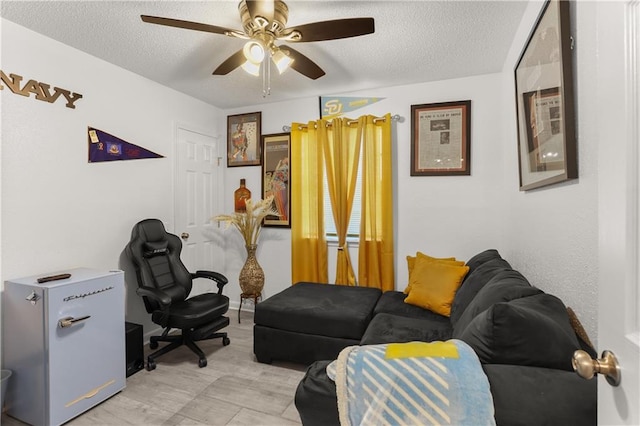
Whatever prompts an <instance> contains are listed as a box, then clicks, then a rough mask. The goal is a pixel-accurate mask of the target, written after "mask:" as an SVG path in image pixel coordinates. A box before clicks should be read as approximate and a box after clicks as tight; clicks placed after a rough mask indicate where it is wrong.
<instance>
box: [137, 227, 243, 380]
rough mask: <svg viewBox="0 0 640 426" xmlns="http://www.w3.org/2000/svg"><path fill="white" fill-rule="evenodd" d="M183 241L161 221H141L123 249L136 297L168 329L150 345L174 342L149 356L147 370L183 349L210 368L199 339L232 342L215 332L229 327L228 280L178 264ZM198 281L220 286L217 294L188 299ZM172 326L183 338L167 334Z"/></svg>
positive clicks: (223, 334)
mask: <svg viewBox="0 0 640 426" xmlns="http://www.w3.org/2000/svg"><path fill="white" fill-rule="evenodd" d="M181 250H182V242H181V241H180V238H178V237H177V236H175V235H173V234H169V233H167V231H165V229H164V225H163V224H162V222H161V221H159V220H158V219H145V220H143V221H141V222H138V223H137V224H136V225H135V226H134V227H133V230H132V231H131V241H130V242H129V244H127V247H126V248H125V253H126V255H127V257H128V258H129V259H130V260H131V262H132V263H133V265H134V267H135V270H136V276H137V281H138V289H137V290H136V293H137V294H138V295H139V296H142V298H143V300H144V305H145V308H146V309H147V312H148V313H150V314H151V320H152V321H153V322H154V323H156V324H158V325H160V326H162V327H164V331H163V333H162V335H161V336H151V338H150V342H149V347H150V348H151V349H156V348H158V342H170V344H168V345H166V346H164V347H162V348H160V349H159V350H157V351H155V352H154V353H152V354H150V355H149V356H148V357H147V370H149V371H151V370H153V369H155V368H156V361H155V359H156V358H157V357H159V356H161V355H163V354H165V353H167V352H169V351H171V350H173V349H175V348H177V347H179V346H181V345H183V344H184V345H186V346H187V347H188V348H189V349H191V350H192V351H193V352H195V353H196V354H197V355H198V358H199V361H198V365H199V366H200V367H201V368H202V367H205V366H206V365H207V358H206V357H205V355H204V353H203V352H202V350H201V349H200V348H199V347H198V346H197V345H196V343H195V342H196V341H199V340H206V339H215V338H222V344H223V345H224V346H227V345H228V344H229V342H230V340H229V338H228V337H227V333H218V332H217V331H218V330H220V329H222V328H224V327H226V326H227V325H229V318H227V317H225V316H224V314H225V313H226V312H227V310H228V309H229V298H228V297H227V296H224V295H223V294H222V288H223V287H224V286H225V285H226V284H227V278H226V277H225V276H224V275H222V274H219V273H217V272H211V271H196V272H195V273H193V274H192V273H189V271H187V269H186V268H185V266H184V265H183V263H182V261H181V260H180V251H181ZM194 278H208V279H210V280H213V281H215V282H216V284H217V285H218V293H204V294H199V295H197V296H193V297H189V293H190V292H191V288H192V284H193V282H192V280H193V279H194ZM173 328H179V329H180V330H182V334H181V335H169V331H171V329H173Z"/></svg>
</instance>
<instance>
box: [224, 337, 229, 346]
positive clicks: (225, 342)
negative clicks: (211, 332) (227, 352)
mask: <svg viewBox="0 0 640 426" xmlns="http://www.w3.org/2000/svg"><path fill="white" fill-rule="evenodd" d="M229 343H231V340H230V339H229V338H228V337H223V338H222V346H229Z"/></svg>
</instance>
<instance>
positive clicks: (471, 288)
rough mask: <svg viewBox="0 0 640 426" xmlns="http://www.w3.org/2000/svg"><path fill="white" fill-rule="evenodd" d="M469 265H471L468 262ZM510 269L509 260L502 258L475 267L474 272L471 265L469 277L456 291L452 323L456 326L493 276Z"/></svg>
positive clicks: (452, 308) (452, 309)
mask: <svg viewBox="0 0 640 426" xmlns="http://www.w3.org/2000/svg"><path fill="white" fill-rule="evenodd" d="M467 266H469V265H468V264H467ZM510 269H511V265H509V262H507V261H506V260H504V259H502V258H494V259H491V260H488V261H486V262H484V263H483V264H481V265H480V266H477V267H475V269H474V270H473V272H471V267H469V271H470V272H468V273H467V277H466V278H465V280H464V281H463V282H462V285H461V286H460V288H459V289H458V291H457V292H456V296H455V297H454V299H453V303H452V305H451V315H450V316H451V324H453V326H454V327H455V325H456V323H457V322H458V320H459V319H460V316H462V313H463V312H464V310H465V309H466V308H467V306H469V303H471V301H472V300H473V298H474V297H476V294H478V292H479V291H480V289H481V288H482V287H484V286H485V284H487V283H488V282H489V281H490V280H491V278H493V277H494V276H495V275H496V274H497V273H498V272H501V271H505V270H510Z"/></svg>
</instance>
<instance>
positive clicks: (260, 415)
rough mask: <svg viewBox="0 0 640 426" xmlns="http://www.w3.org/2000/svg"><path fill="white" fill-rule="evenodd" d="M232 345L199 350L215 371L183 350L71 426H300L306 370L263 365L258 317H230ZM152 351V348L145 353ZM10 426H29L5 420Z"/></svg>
mask: <svg viewBox="0 0 640 426" xmlns="http://www.w3.org/2000/svg"><path fill="white" fill-rule="evenodd" d="M229 318H230V320H231V324H230V325H229V327H227V328H226V331H227V333H228V334H229V338H230V339H231V344H230V345H229V346H224V347H223V346H222V342H221V340H220V339H216V340H211V341H203V342H199V343H198V345H199V346H200V348H201V349H202V350H203V351H204V352H205V354H206V355H207V360H208V365H207V366H206V367H204V368H198V358H197V356H196V355H195V354H193V353H192V352H191V351H190V350H189V349H188V348H186V347H184V346H183V347H180V348H178V349H175V350H174V351H172V352H170V353H168V354H166V355H164V356H162V357H160V358H158V360H157V367H156V369H155V370H154V371H151V372H149V371H146V370H141V371H139V372H137V373H135V374H133V375H132V376H130V377H129V378H127V387H126V388H125V389H124V390H123V391H122V392H120V393H118V394H117V395H114V396H113V397H112V398H110V399H108V400H107V401H105V402H103V403H102V404H100V405H98V406H97V407H94V408H93V409H91V410H89V411H87V412H86V413H84V414H82V415H81V416H79V417H76V418H75V419H73V420H72V421H71V422H69V423H67V425H71V426H81V425H125V424H126V425H274V426H275V425H277V426H280V425H283V426H286V425H299V424H300V417H299V416H298V411H297V410H296V408H295V406H294V404H293V396H294V394H295V390H296V387H297V385H298V382H299V381H300V380H301V379H302V377H303V376H304V371H305V370H306V367H304V366H301V365H297V364H285V363H275V362H274V364H272V365H266V364H260V363H258V362H257V361H256V360H255V357H254V355H253V313H252V312H242V323H241V324H238V317H237V311H229ZM145 349H148V348H145ZM2 425H3V426H11V425H14V426H17V425H23V423H21V422H19V421H17V420H15V419H13V418H11V417H9V416H7V415H6V414H3V415H2Z"/></svg>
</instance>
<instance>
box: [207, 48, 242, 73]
mask: <svg viewBox="0 0 640 426" xmlns="http://www.w3.org/2000/svg"><path fill="white" fill-rule="evenodd" d="M246 60H247V59H246V58H245V57H244V53H242V49H240V50H238V51H237V52H236V53H234V54H233V55H231V56H229V57H228V58H227V60H225V61H224V62H223V63H221V64H220V65H219V66H218V68H216V69H215V71H213V75H226V74H229V73H230V72H231V71H233V70H235V69H236V68H238V67H239V66H241V65H242V64H244V62H245V61H246Z"/></svg>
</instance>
